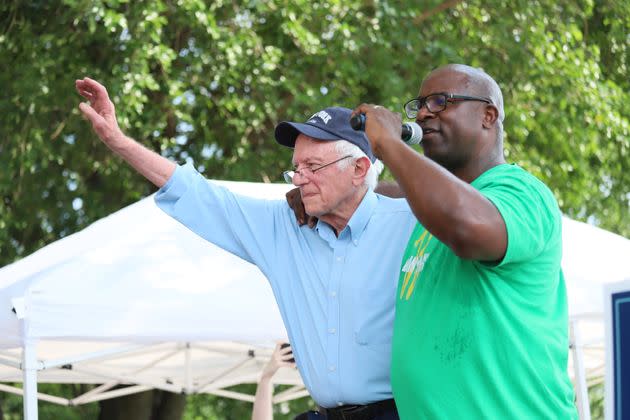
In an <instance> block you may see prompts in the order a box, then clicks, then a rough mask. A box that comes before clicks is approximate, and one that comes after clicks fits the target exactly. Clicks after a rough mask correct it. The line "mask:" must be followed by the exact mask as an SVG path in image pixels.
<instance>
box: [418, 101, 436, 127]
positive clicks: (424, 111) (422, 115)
mask: <svg viewBox="0 0 630 420" xmlns="http://www.w3.org/2000/svg"><path fill="white" fill-rule="evenodd" d="M434 117H435V113H433V112H431V111H429V107H427V104H424V105H422V108H420V109H419V110H418V114H417V115H416V122H418V123H419V122H422V121H424V120H426V119H427V118H434Z"/></svg>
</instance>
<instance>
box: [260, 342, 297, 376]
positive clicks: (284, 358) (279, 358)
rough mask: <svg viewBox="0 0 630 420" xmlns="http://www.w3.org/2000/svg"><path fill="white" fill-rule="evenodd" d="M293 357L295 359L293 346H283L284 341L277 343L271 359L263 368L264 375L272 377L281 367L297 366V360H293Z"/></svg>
mask: <svg viewBox="0 0 630 420" xmlns="http://www.w3.org/2000/svg"><path fill="white" fill-rule="evenodd" d="M291 359H293V351H292V350H291V346H286V347H285V348H282V343H278V344H276V348H275V349H274V351H273V353H272V354H271V359H269V362H268V363H267V365H266V366H265V368H264V369H263V372H262V376H263V377H267V378H271V377H272V376H273V375H274V374H275V373H276V372H277V371H278V369H280V368H281V367H290V368H295V362H291Z"/></svg>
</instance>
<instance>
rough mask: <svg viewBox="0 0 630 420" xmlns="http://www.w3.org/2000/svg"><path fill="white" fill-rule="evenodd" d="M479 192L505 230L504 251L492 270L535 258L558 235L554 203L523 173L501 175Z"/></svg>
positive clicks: (558, 212)
mask: <svg viewBox="0 0 630 420" xmlns="http://www.w3.org/2000/svg"><path fill="white" fill-rule="evenodd" d="M480 192H481V193H482V194H483V195H484V196H485V197H486V198H488V199H489V200H490V201H491V202H492V203H493V204H494V205H495V206H496V208H497V209H498V210H499V213H501V216H502V217H503V221H504V222H505V226H506V229H507V237H508V241H507V250H506V253H505V256H504V257H503V259H502V260H501V262H500V263H499V264H497V265H496V267H498V266H504V265H506V264H510V263H515V262H522V261H527V260H530V259H532V258H534V257H536V256H537V255H539V254H540V253H541V252H543V250H544V249H545V248H546V246H547V245H548V244H549V242H550V240H551V238H552V237H553V235H555V234H559V223H561V218H560V211H559V209H558V205H557V203H556V200H555V198H554V197H553V195H552V193H551V191H549V189H548V188H547V187H546V186H545V185H544V184H543V183H542V182H540V181H538V180H537V179H536V178H534V177H532V176H530V175H528V174H526V173H523V174H514V175H512V174H505V175H504V176H502V177H501V179H500V180H499V179H495V180H494V181H493V182H492V183H490V184H488V185H487V186H484V187H483V188H482V189H481V190H480Z"/></svg>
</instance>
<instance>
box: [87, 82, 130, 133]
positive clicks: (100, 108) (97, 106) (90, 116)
mask: <svg viewBox="0 0 630 420" xmlns="http://www.w3.org/2000/svg"><path fill="white" fill-rule="evenodd" d="M75 86H76V89H77V92H79V94H80V95H81V96H83V97H84V98H85V99H87V100H88V101H89V102H82V103H81V104H79V109H80V110H81V113H82V114H83V116H84V117H85V118H86V119H87V120H88V121H89V122H90V123H91V124H92V128H93V129H94V132H96V135H97V136H98V137H99V138H100V139H101V140H102V141H103V142H105V143H106V144H110V143H111V142H113V141H115V140H116V139H117V138H120V137H121V136H123V134H122V132H121V131H120V128H119V127H118V121H116V110H115V108H114V104H113V103H112V101H111V100H110V99H109V95H108V94H107V89H105V86H103V85H101V84H100V83H99V82H97V81H96V80H92V79H90V78H89V77H84V78H83V79H79V80H77V81H75Z"/></svg>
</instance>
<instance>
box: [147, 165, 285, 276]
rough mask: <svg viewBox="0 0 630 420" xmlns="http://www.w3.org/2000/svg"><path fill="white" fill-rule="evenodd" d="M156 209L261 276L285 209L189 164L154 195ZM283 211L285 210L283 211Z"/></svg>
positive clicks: (175, 173) (280, 203) (268, 259)
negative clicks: (210, 177)
mask: <svg viewBox="0 0 630 420" xmlns="http://www.w3.org/2000/svg"><path fill="white" fill-rule="evenodd" d="M155 202H156V204H157V206H158V207H159V208H160V209H162V210H163V211H164V212H165V213H166V214H168V215H169V216H171V217H173V218H174V219H176V220H178V221H179V222H181V223H182V224H183V225H184V226H186V227H187V228H188V229H190V230H191V231H193V232H194V233H196V234H197V235H199V236H201V237H202V238H204V239H206V240H207V241H209V242H212V243H214V244H215V245H217V246H219V247H221V248H223V249H225V250H226V251H228V252H231V253H233V254H235V255H237V256H239V257H241V258H243V259H245V260H246V261H249V262H251V263H254V264H256V265H258V266H259V268H261V270H263V272H264V271H265V269H266V268H268V266H269V263H270V260H272V259H273V258H275V256H274V250H275V249H276V247H275V246H274V243H275V242H276V241H275V237H276V236H277V232H278V230H279V229H280V227H279V225H281V224H282V222H283V218H284V217H283V210H285V209H284V207H288V206H286V204H285V203H283V202H281V201H280V200H273V201H272V200H261V199H256V198H252V197H247V196H242V195H238V194H235V193H233V192H231V191H230V190H228V189H227V188H224V187H222V186H219V185H217V184H215V183H213V182H209V181H208V180H207V179H205V178H204V177H203V176H202V175H201V174H199V173H198V172H197V171H196V170H195V169H194V167H193V166H192V165H190V164H187V165H185V166H178V167H177V168H176V170H175V172H174V173H173V175H172V176H171V178H170V179H169V180H168V182H167V183H166V184H165V185H164V186H163V187H162V188H161V189H160V190H159V191H158V192H157V194H156V195H155ZM284 212H286V211H284Z"/></svg>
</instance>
